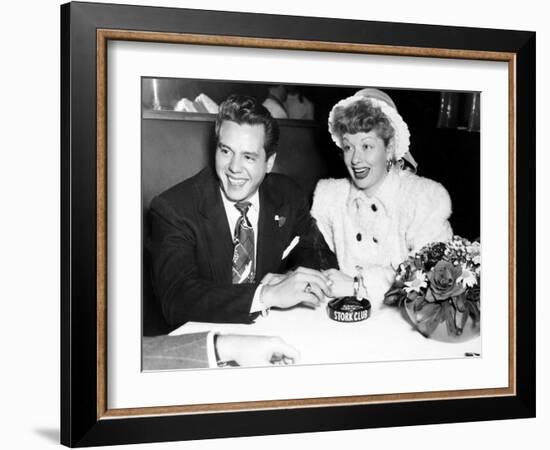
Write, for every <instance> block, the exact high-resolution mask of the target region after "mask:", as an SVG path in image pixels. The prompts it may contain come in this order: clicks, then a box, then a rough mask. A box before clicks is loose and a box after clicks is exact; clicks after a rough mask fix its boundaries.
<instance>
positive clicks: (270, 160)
mask: <svg viewBox="0 0 550 450" xmlns="http://www.w3.org/2000/svg"><path fill="white" fill-rule="evenodd" d="M276 157H277V152H275V153H272V154H271V155H269V157H268V158H267V170H266V173H269V172H271V170H272V169H273V165H274V164H275V158H276Z"/></svg>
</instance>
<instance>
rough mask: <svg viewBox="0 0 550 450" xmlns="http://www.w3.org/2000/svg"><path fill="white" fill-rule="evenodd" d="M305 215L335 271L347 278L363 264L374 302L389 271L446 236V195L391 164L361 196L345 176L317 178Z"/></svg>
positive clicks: (388, 278)
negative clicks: (330, 255) (335, 262)
mask: <svg viewBox="0 0 550 450" xmlns="http://www.w3.org/2000/svg"><path fill="white" fill-rule="evenodd" d="M311 214H312V215H313V217H314V218H315V219H316V220H317V224H318V226H319V229H320V230H321V232H322V233H323V236H324V237H325V240H326V242H327V244H328V245H329V246H330V248H331V250H332V251H333V252H334V253H335V254H336V257H337V258H338V264H339V266H340V270H342V271H343V272H345V273H346V274H348V275H350V276H354V275H355V274H357V269H356V266H361V267H362V268H363V277H364V280H365V285H366V288H367V291H368V295H369V298H370V300H371V301H373V302H374V303H379V302H381V301H382V300H383V297H384V293H385V292H386V291H387V290H388V289H389V287H390V286H391V284H392V282H393V280H394V274H395V269H396V268H397V267H398V265H399V264H400V263H401V262H403V261H404V260H405V259H406V258H407V256H408V255H409V254H411V253H414V252H416V251H418V250H420V249H421V248H422V247H423V246H424V245H426V244H428V243H430V242H437V241H446V240H447V239H449V238H450V237H451V236H452V234H453V233H452V229H451V225H450V223H449V216H450V215H451V199H450V197H449V194H448V192H447V190H446V189H445V188H444V187H443V186H442V185H441V184H440V183H437V182H435V181H433V180H430V179H428V178H423V177H420V176H418V175H416V174H414V173H412V172H409V171H407V170H401V169H399V168H393V169H392V170H391V171H390V173H388V175H387V176H386V178H385V179H384V181H383V182H382V184H381V185H380V186H379V187H378V189H377V190H376V192H375V193H374V194H373V195H372V196H371V197H369V196H367V195H366V194H365V193H364V191H362V190H359V189H357V188H356V187H355V185H354V184H353V183H352V182H351V181H350V180H349V179H326V180H320V181H319V183H318V184H317V187H316V189H315V193H314V197H313V206H312V210H311Z"/></svg>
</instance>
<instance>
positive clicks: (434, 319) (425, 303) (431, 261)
mask: <svg viewBox="0 0 550 450" xmlns="http://www.w3.org/2000/svg"><path fill="white" fill-rule="evenodd" d="M480 267H481V261H480V244H479V242H470V241H468V240H467V239H464V238H461V237H460V236H453V237H452V238H451V239H450V240H449V241H447V242H436V243H432V244H428V245H426V246H425V247H423V248H422V249H421V250H420V251H419V252H417V253H416V254H415V255H411V256H410V257H409V258H408V259H407V260H406V261H404V262H403V263H401V264H400V265H399V267H398V268H397V273H396V277H395V281H394V283H393V285H392V286H391V288H390V289H389V290H388V292H386V294H385V296H384V303H385V304H386V305H390V306H397V307H399V308H401V309H402V311H403V313H404V315H405V317H406V318H408V319H409V320H410V321H411V323H412V325H413V326H414V327H415V328H416V329H417V330H418V331H419V332H420V333H422V334H423V335H424V336H426V337H430V336H431V335H432V334H433V333H434V331H435V330H436V328H437V327H438V326H439V325H440V324H441V323H443V322H445V324H446V328H447V333H448V335H451V336H460V335H461V334H462V332H463V330H464V326H465V325H466V322H467V321H468V318H471V323H472V327H474V328H475V327H478V326H479V322H480V315H481V313H480V305H479V297H480V295H479V287H480Z"/></svg>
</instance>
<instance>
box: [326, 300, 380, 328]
mask: <svg viewBox="0 0 550 450" xmlns="http://www.w3.org/2000/svg"><path fill="white" fill-rule="evenodd" d="M370 310H371V305H370V302H369V301H368V300H367V299H366V298H364V299H362V300H358V299H357V298H356V297H340V298H335V299H334V300H331V301H330V302H328V304H327V314H328V316H329V317H330V318H331V319H332V320H335V321H336V322H362V321H363V320H367V319H368V318H369V317H370Z"/></svg>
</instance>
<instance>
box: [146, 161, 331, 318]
mask: <svg viewBox="0 0 550 450" xmlns="http://www.w3.org/2000/svg"><path fill="white" fill-rule="evenodd" d="M221 195H222V194H221V192H220V188H219V183H218V179H217V177H216V174H215V173H214V171H213V170H212V169H210V168H206V169H204V170H202V171H201V172H199V173H198V174H197V175H195V176H193V177H191V178H189V179H187V180H185V181H183V182H181V183H179V184H177V185H175V186H173V187H172V188H170V189H168V190H167V191H165V192H163V193H162V194H160V195H159V196H157V197H155V198H154V199H153V201H152V202H151V210H150V212H151V236H150V242H149V250H150V252H151V257H152V271H153V273H152V275H153V286H154V292H155V296H156V297H157V299H158V300H159V302H160V305H161V307H162V311H163V314H164V316H165V318H166V320H167V322H168V323H169V324H170V325H171V326H172V327H174V328H175V327H178V326H180V325H182V324H183V323H185V322H188V321H198V322H234V323H251V322H252V321H253V319H254V318H255V316H254V315H251V314H250V307H251V304H252V299H253V297H254V292H255V290H256V288H257V287H258V284H259V281H261V279H262V278H263V277H264V275H265V274H267V273H268V272H279V271H281V270H284V267H283V266H282V264H281V258H282V255H283V252H284V251H285V249H286V248H287V247H288V246H289V244H290V243H291V241H292V239H293V238H294V237H295V236H300V243H299V245H298V246H296V248H295V249H294V251H293V252H292V253H291V255H290V256H289V257H288V258H286V260H285V262H286V263H287V264H288V265H291V266H297V265H302V266H305V267H311V268H316V269H320V268H323V269H324V268H329V267H336V266H337V264H336V258H335V256H334V255H333V254H332V252H331V251H330V249H329V248H328V246H327V245H326V243H325V241H324V239H323V237H322V235H321V233H320V232H319V230H318V228H317V226H316V224H315V220H314V219H313V218H312V217H311V215H310V213H309V205H308V202H307V201H306V200H305V198H304V195H303V193H302V191H301V190H300V189H299V187H298V186H297V185H296V183H294V182H293V181H292V180H291V179H290V178H288V177H286V176H284V175H279V174H268V175H267V176H266V177H265V179H264V180H263V182H262V184H261V185H260V189H259V196H260V215H259V219H258V239H257V241H258V244H257V245H258V248H257V249H256V281H257V282H255V283H243V284H232V277H231V269H232V257H233V241H232V236H231V233H230V230H229V225H228V220H227V216H226V213H225V209H224V206H223V203H222V197H221ZM277 215H278V216H279V220H278V221H277V220H275V216H277Z"/></svg>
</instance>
